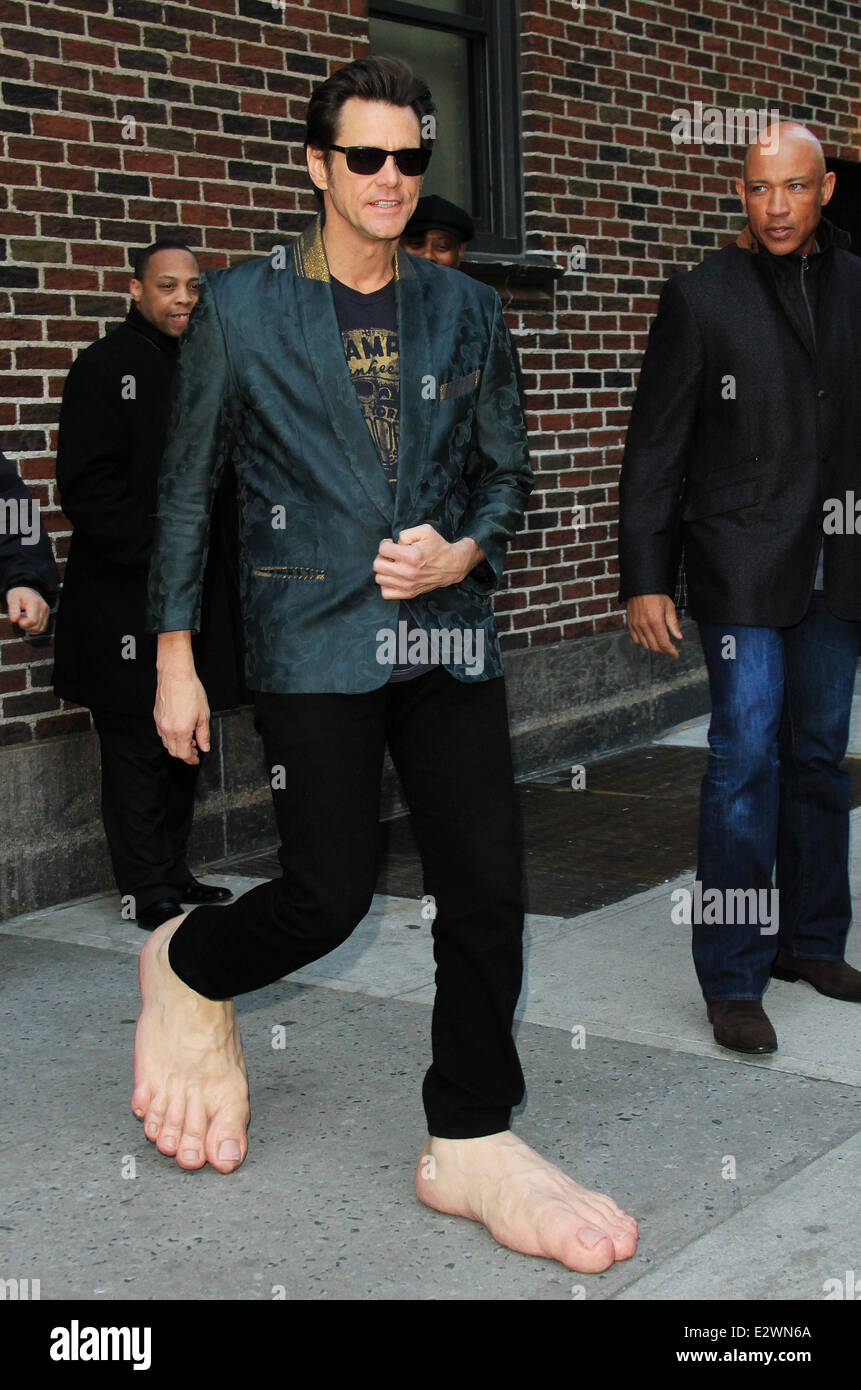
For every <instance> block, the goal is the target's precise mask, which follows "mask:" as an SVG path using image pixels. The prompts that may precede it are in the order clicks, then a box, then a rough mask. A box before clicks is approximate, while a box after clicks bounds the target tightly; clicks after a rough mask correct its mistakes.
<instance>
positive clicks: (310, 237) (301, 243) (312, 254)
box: [293, 213, 410, 280]
mask: <svg viewBox="0 0 861 1390" xmlns="http://www.w3.org/2000/svg"><path fill="white" fill-rule="evenodd" d="M293 265H294V266H295V269H296V274H297V275H299V276H302V277H303V278H304V279H306V280H331V278H332V276H331V274H330V272H329V262H328V261H327V260H326V248H325V247H324V245H323V218H322V215H321V214H320V213H318V214H317V216H316V217H315V218H314V221H313V222H311V223H310V224H309V225H308V226H307V227H306V228H305V230H304V232H303V233H302V235H301V236H299V237H297V238H296V240H295V241H294V243H293ZM403 269H410V267H408V266H406V265H405V264H404V263H403V262H402V261H401V258H400V256H399V254H398V248H397V246H396V247H395V255H394V270H395V279H396V280H399V279H400V278H401V274H402V270H403Z"/></svg>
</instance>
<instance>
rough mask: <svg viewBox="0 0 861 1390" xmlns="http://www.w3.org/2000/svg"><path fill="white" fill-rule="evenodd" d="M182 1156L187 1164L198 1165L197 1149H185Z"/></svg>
mask: <svg viewBox="0 0 861 1390" xmlns="http://www.w3.org/2000/svg"><path fill="white" fill-rule="evenodd" d="M182 1156H183V1158H184V1159H185V1161H186V1163H196V1162H197V1160H198V1152H197V1149H183V1151H182Z"/></svg>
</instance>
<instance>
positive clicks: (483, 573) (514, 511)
mask: <svg viewBox="0 0 861 1390" xmlns="http://www.w3.org/2000/svg"><path fill="white" fill-rule="evenodd" d="M494 298H495V301H496V302H495V304H494V310H493V321H492V324H491V329H490V343H489V347H488V352H487V357H486V359H485V362H484V366H483V368H482V372H481V381H480V382H479V387H478V397H477V400H476V407H475V417H474V421H473V429H472V438H471V441H470V451H469V455H468V457H467V462H466V465H465V467H464V478H465V480H466V483H467V485H468V487H469V489H470V499H469V502H468V503H467V507H466V511H465V512H464V515H463V519H462V521H461V523H460V527H459V532H460V535H459V536H458V537H457V539H461V538H462V537H464V536H471V537H472V539H473V540H474V541H475V542H476V543H477V544H478V545H480V546H481V549H482V550H483V551H484V556H485V558H484V561H483V562H482V563H481V564H479V565H477V566H476V567H475V569H474V570H472V571H471V573H470V574H468V575H467V576H466V579H464V580H463V581H462V583H463V587H464V588H465V589H468V590H469V589H471V590H473V591H474V592H475V593H478V594H481V595H482V596H486V595H489V594H491V593H493V591H494V589H496V588H497V587H498V585H499V582H500V580H501V578H502V571H503V567H504V565H505V552H506V549H507V547H508V544H509V542H510V541H511V539H512V537H513V536H514V535H516V533H517V531H518V530H519V528H520V526H521V523H522V521H523V510H524V507H525V506H526V499H527V498H528V496H529V494H530V492H531V491H532V487H533V474H532V469H531V467H530V464H529V443H528V439H527V435H526V422H525V420H524V412H523V394H522V386H521V378H520V374H519V369H518V362H517V356H516V352H515V348H514V344H513V343H512V341H511V335H510V333H509V331H508V327H507V325H506V323H505V319H504V318H503V316H502V302H501V300H500V298H499V295H498V294H496V293H495V292H494Z"/></svg>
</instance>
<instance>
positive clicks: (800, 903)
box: [693, 592, 861, 1002]
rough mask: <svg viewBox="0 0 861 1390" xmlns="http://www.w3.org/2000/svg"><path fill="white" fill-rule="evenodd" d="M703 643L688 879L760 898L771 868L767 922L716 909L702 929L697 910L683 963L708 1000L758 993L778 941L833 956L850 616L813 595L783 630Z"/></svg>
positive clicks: (860, 634)
mask: <svg viewBox="0 0 861 1390" xmlns="http://www.w3.org/2000/svg"><path fill="white" fill-rule="evenodd" d="M700 639H701V641H702V645H703V652H704V653H705V659H706V666H707V667H708V673H709V688H710V691H711V701H712V717H711V723H710V725H709V748H710V752H709V760H708V766H707V769H706V775H705V777H704V778H703V783H702V791H701V796H700V830H699V851H698V865H697V878H698V879H699V880H700V881H701V883H702V893H703V897H704V898H705V897H706V894H707V891H708V890H709V889H717V890H718V892H719V893H720V894H721V897H722V899H723V901H726V894H727V893H728V892H729V891H730V890H739V889H756V890H764V892H761V893H759V894H758V898H759V900H760V901H761V902H762V901H764V900H765V899H766V898H767V897H768V894H769V890H770V889H771V887H772V875H773V874H774V882H775V885H776V888H777V890H778V898H777V909H778V910H777V913H776V914H775V918H776V920H775V921H771V922H769V923H767V924H766V923H765V920H764V918H763V917H762V916H760V917H759V918H758V920H756V921H754V922H752V923H751V921H750V915H751V914H748V920H747V923H746V924H745V923H742V924H740V925H739V924H737V923H736V924H729V919H730V917H732V916H736V917H738V916H739V915H742V916H744V914H739V913H737V912H724V914H723V917H724V922H723V924H713V925H707V924H705V923H703V922H697V921H696V915H697V914H694V921H693V956H694V965H695V967H696V971H697V976H698V978H699V981H700V984H701V986H702V991H703V995H704V996H705V998H706V999H707V1000H708V1001H710V1002H711V1001H714V1000H719V999H761V998H762V994H763V991H764V989H765V987H766V985H767V984H768V980H769V973H770V969H771V963H772V961H773V960H774V957H775V955H776V953H777V949H778V947H780V948H782V949H783V950H784V951H788V952H789V953H790V954H791V955H794V956H800V957H801V958H802V959H806V960H842V959H843V953H844V949H845V944H846V936H847V933H848V931H849V923H850V919H851V914H852V905H851V901H850V894H849V869H848V858H849V807H850V797H849V774H848V773H847V772H845V771H844V770H842V768H841V763H842V761H843V758H844V755H845V753H846V744H847V742H848V738H849V715H850V711H851V707H852V693H853V690H854V686H855V671H856V667H857V664H858V655H859V646H861V623H858V622H846V621H844V620H843V619H841V618H835V617H834V615H833V614H832V613H831V612H829V610H828V608H827V606H826V604H825V599H824V596H823V594H822V593H821V592H814V594H813V596H812V598H811V602H810V607H809V609H808V611H807V613H806V615H805V617H804V618H803V619H802V621H801V622H800V623H797V624H796V625H795V626H794V627H786V628H767V627H737V626H732V625H729V624H724V625H721V624H711V623H701V624H700ZM729 639H732V641H730V640H729ZM734 896H735V897H736V898H738V897H739V896H740V895H738V894H735V895H734ZM772 896H773V895H772ZM751 898H752V895H751ZM712 901H716V897H713V898H712ZM700 915H701V916H707V915H708V914H705V913H703V914H700ZM775 925H776V926H777V930H776V931H775V930H774V928H775Z"/></svg>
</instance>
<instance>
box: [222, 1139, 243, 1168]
mask: <svg viewBox="0 0 861 1390" xmlns="http://www.w3.org/2000/svg"><path fill="white" fill-rule="evenodd" d="M218 1157H219V1158H220V1159H221V1161H222V1163H225V1162H230V1160H231V1159H233V1158H238V1157H239V1144H238V1143H237V1142H236V1140H235V1139H222V1141H221V1143H220V1144H219V1146H218Z"/></svg>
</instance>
